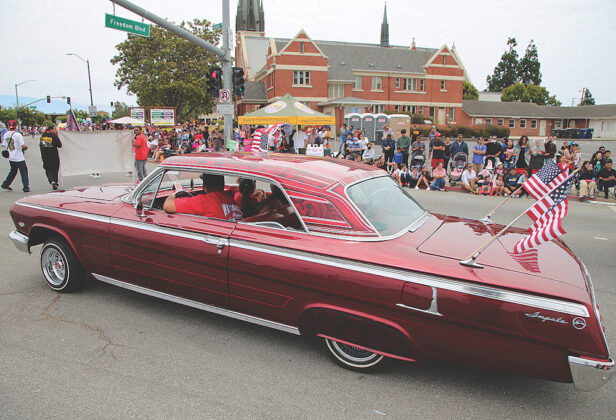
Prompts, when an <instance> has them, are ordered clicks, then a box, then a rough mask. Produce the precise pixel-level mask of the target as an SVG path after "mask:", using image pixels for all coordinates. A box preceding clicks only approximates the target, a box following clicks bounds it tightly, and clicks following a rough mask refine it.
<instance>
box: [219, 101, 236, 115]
mask: <svg viewBox="0 0 616 420" xmlns="http://www.w3.org/2000/svg"><path fill="white" fill-rule="evenodd" d="M233 108H234V107H233V104H218V105H216V112H217V113H219V114H222V115H228V114H231V115H233Z"/></svg>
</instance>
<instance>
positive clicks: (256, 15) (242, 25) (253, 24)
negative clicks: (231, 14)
mask: <svg viewBox="0 0 616 420" xmlns="http://www.w3.org/2000/svg"><path fill="white" fill-rule="evenodd" d="M235 31H236V32H237V31H252V32H264V31H265V14H264V12H263V0H239V1H238V2H237V14H236V15H235Z"/></svg>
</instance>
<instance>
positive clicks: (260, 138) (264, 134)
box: [250, 124, 282, 152]
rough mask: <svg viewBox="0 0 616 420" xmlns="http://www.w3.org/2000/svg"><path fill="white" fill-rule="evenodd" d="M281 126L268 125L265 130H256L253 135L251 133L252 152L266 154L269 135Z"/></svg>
mask: <svg viewBox="0 0 616 420" xmlns="http://www.w3.org/2000/svg"><path fill="white" fill-rule="evenodd" d="M281 125H282V124H274V125H270V126H269V127H266V128H257V129H256V130H255V132H254V133H252V138H251V139H252V146H251V149H250V150H251V151H252V152H259V151H261V152H267V143H268V139H269V136H270V134H273V133H275V132H276V130H278V129H279V128H280V126H281Z"/></svg>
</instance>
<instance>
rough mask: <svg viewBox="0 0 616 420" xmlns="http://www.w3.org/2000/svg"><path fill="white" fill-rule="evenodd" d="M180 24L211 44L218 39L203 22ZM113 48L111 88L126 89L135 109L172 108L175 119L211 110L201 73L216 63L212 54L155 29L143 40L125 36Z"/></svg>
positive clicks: (206, 71)
mask: <svg viewBox="0 0 616 420" xmlns="http://www.w3.org/2000/svg"><path fill="white" fill-rule="evenodd" d="M180 26H181V27H182V28H184V29H186V30H188V31H189V32H192V33H193V34H195V35H196V36H198V37H200V38H202V39H204V40H206V41H208V42H210V43H212V44H216V43H218V40H219V38H220V31H213V30H212V28H211V22H209V21H207V20H205V19H203V20H200V19H194V20H193V21H192V22H188V23H185V22H182V23H181V24H180ZM116 48H117V49H118V52H119V53H118V55H116V56H115V57H113V58H112V59H111V63H112V64H118V65H119V68H118V70H117V72H116V81H115V86H116V87H117V88H118V89H121V88H122V87H124V86H126V88H127V90H128V92H129V93H133V94H135V95H137V103H138V104H139V105H140V106H173V107H176V108H177V115H178V118H179V119H180V120H186V119H190V118H193V117H197V116H198V115H200V114H202V113H208V112H210V111H211V109H212V104H213V102H212V99H211V98H210V96H209V95H208V89H207V79H206V74H207V73H208V72H209V69H210V68H211V67H213V66H216V65H217V58H216V56H215V55H214V54H212V53H209V52H206V51H205V50H204V49H202V48H200V47H197V46H196V45H194V44H191V43H190V42H188V41H186V40H184V39H182V38H180V37H178V36H176V35H174V34H172V33H171V32H168V31H166V30H164V29H162V28H160V27H158V26H155V25H152V27H151V30H150V37H149V38H144V37H140V36H137V35H128V38H127V39H126V41H124V42H122V43H120V44H118V45H116Z"/></svg>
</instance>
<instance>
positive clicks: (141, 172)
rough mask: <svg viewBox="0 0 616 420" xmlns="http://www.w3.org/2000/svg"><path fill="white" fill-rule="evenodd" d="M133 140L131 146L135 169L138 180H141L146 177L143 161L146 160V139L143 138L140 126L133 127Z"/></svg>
mask: <svg viewBox="0 0 616 420" xmlns="http://www.w3.org/2000/svg"><path fill="white" fill-rule="evenodd" d="M135 134H136V137H135V140H133V146H134V149H135V169H136V170H137V177H138V178H139V181H142V180H143V178H145V177H146V175H147V172H146V171H145V163H146V162H147V161H148V151H149V150H148V141H147V139H146V138H145V134H143V131H142V130H141V127H137V128H136V129H135Z"/></svg>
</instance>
